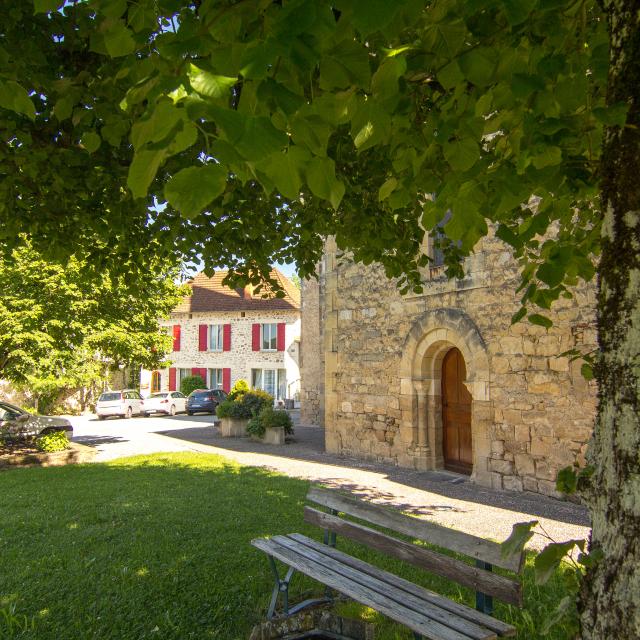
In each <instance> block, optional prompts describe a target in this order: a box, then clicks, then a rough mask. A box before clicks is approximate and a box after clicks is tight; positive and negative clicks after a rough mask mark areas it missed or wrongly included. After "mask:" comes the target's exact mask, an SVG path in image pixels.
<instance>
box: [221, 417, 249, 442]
mask: <svg viewBox="0 0 640 640" xmlns="http://www.w3.org/2000/svg"><path fill="white" fill-rule="evenodd" d="M248 422H249V419H248V418H220V435H221V436H222V437H223V438H241V437H242V436H246V435H247V424H248Z"/></svg>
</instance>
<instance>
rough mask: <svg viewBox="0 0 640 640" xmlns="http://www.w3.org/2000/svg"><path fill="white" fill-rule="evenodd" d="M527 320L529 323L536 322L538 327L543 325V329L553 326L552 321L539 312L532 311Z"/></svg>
mask: <svg viewBox="0 0 640 640" xmlns="http://www.w3.org/2000/svg"><path fill="white" fill-rule="evenodd" d="M528 320H529V322H530V323H531V324H536V325H538V326H540V327H544V328H545V329H550V328H551V327H552V326H553V322H552V321H551V320H549V318H547V316H542V315H540V314H539V313H532V314H531V315H530V316H529V317H528Z"/></svg>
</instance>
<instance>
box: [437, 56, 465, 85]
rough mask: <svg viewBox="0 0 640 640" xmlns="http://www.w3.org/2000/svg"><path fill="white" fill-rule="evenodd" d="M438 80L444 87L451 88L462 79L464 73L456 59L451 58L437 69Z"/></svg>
mask: <svg viewBox="0 0 640 640" xmlns="http://www.w3.org/2000/svg"><path fill="white" fill-rule="evenodd" d="M438 80H439V81H440V84H441V85H442V86H443V87H444V88H445V89H453V88H454V87H456V86H457V85H459V84H460V83H461V82H462V81H463V80H464V75H463V73H462V70H461V69H460V65H459V64H458V61H457V60H452V61H451V62H450V63H449V64H447V65H446V66H444V67H443V68H442V69H441V70H440V71H438Z"/></svg>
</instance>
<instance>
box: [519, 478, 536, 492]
mask: <svg viewBox="0 0 640 640" xmlns="http://www.w3.org/2000/svg"><path fill="white" fill-rule="evenodd" d="M522 485H523V487H524V490H525V491H534V492H535V493H538V481H537V480H536V479H535V478H523V479H522Z"/></svg>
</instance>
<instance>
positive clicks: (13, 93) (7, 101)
mask: <svg viewBox="0 0 640 640" xmlns="http://www.w3.org/2000/svg"><path fill="white" fill-rule="evenodd" d="M0 107H2V108H3V109H9V111H14V112H15V113H20V114H22V115H25V116H27V118H29V119H30V120H35V119H36V108H35V106H34V104H33V101H32V100H31V98H30V97H29V94H28V93H27V91H26V89H25V88H24V87H22V86H21V85H19V84H18V83H17V82H14V81H13V80H7V81H2V80H0Z"/></svg>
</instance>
